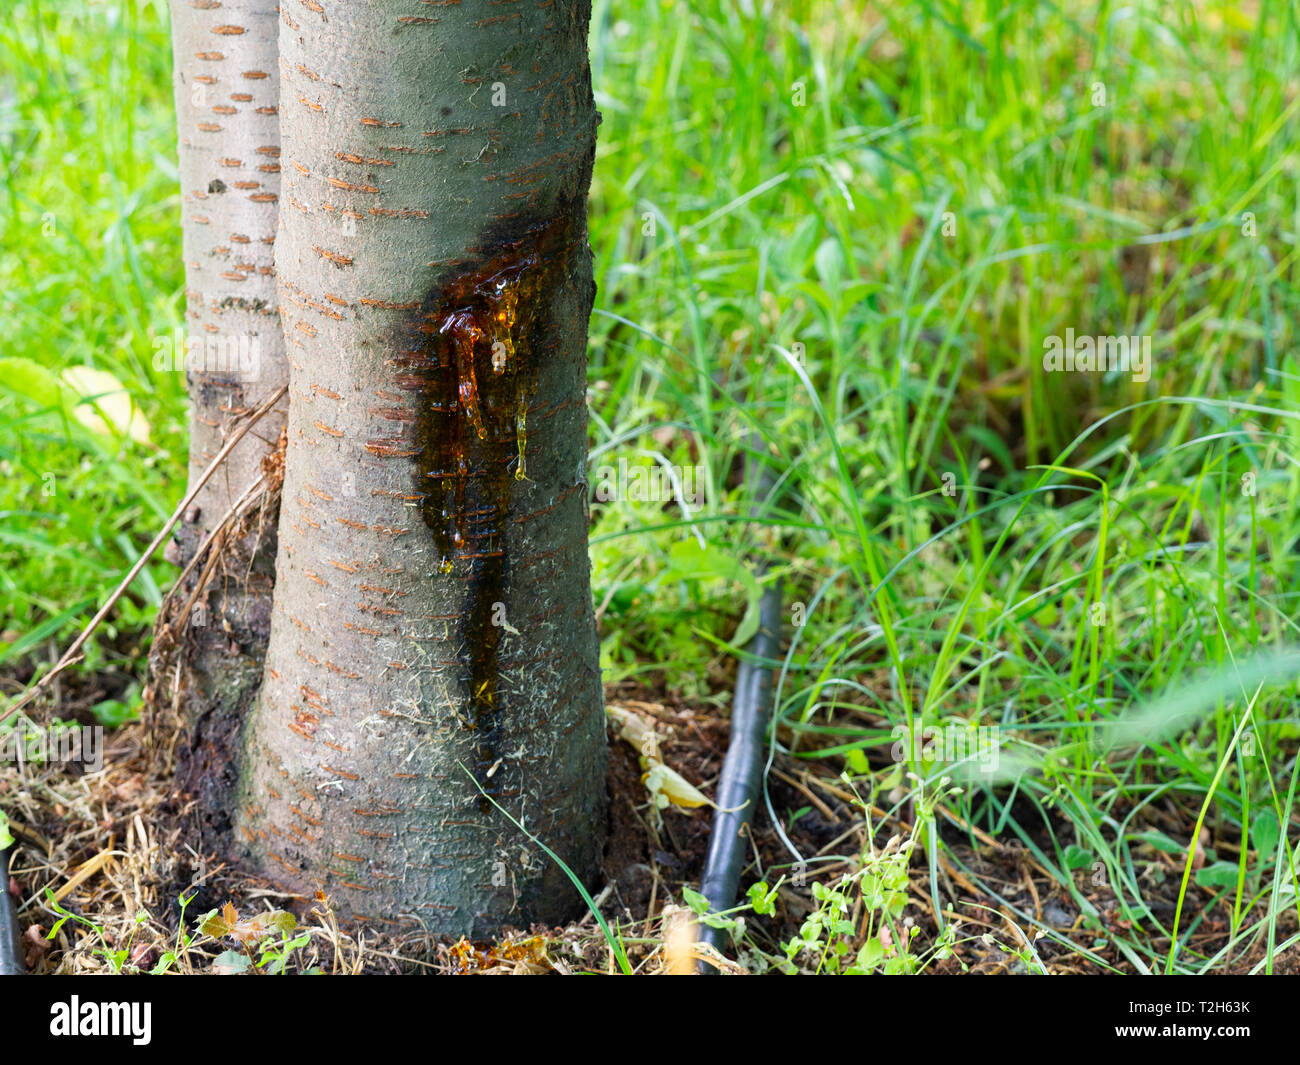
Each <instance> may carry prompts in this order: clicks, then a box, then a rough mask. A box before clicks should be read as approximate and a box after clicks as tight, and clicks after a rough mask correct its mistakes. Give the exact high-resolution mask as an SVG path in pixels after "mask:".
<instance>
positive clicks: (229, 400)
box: [150, 0, 288, 846]
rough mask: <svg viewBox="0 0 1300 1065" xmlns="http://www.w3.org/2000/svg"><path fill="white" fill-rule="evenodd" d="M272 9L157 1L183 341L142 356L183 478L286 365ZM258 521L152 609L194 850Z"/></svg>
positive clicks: (213, 503) (269, 444)
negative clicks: (176, 206)
mask: <svg viewBox="0 0 1300 1065" xmlns="http://www.w3.org/2000/svg"><path fill="white" fill-rule="evenodd" d="M277 11H278V6H277V4H276V3H275V2H274V0H172V4H171V14H172V45H173V53H174V70H175V79H174V83H175V98H176V115H177V126H178V136H179V161H180V181H181V199H182V207H181V212H182V226H183V242H184V256H185V282H186V316H185V321H186V329H185V334H186V336H185V339H186V341H187V342H188V343H187V344H186V345H185V346H183V347H182V348H181V349H180V350H177V349H176V347H172V348H171V349H163V350H161V351H156V354H155V362H156V363H157V362H158V361H159V356H161V357H162V363H163V364H164V365H165V366H166V367H167V368H169V369H175V368H185V370H186V382H187V388H188V392H189V397H190V403H191V420H190V456H189V469H190V476H191V478H193V477H194V476H195V475H196V474H198V473H200V472H202V471H203V470H204V469H205V468H206V467H207V466H208V464H209V463H210V462H211V461H212V459H213V457H214V455H215V454H216V452H217V451H218V450H219V449H220V447H221V445H222V443H223V442H224V440H225V439H226V436H227V434H228V433H229V432H230V428H231V424H232V421H233V420H234V419H236V418H237V417H238V416H239V415H240V414H242V413H244V412H246V411H249V410H252V409H254V408H256V407H258V406H259V405H260V404H261V403H262V402H263V400H264V399H265V398H266V397H268V396H269V395H270V394H272V393H273V392H274V391H275V390H276V389H277V388H278V387H280V386H281V385H282V384H283V383H284V382H285V381H286V379H287V375H288V366H287V363H286V362H285V358H284V340H283V332H282V330H281V327H280V323H279V316H278V313H277V310H276V307H277V302H276V301H277V294H276V287H275V278H274V271H273V252H274V244H275V237H276V229H277V221H278V214H277V210H278V206H279V191H280V148H279V143H280V137H279V113H278V97H279V77H278V69H277V65H276V56H277V49H278V44H277V32H278V25H279V24H278V18H277ZM193 345H197V346H193ZM283 424H284V412H283V411H279V412H272V414H271V415H268V416H267V417H265V418H264V419H263V420H262V421H261V422H260V423H259V424H258V426H257V427H256V428H255V429H254V430H253V431H252V432H251V433H249V434H248V435H247V436H245V437H244V438H243V440H242V441H241V442H240V443H239V444H238V445H237V446H236V447H235V449H234V450H233V451H232V452H231V454H230V456H229V457H228V458H227V460H226V461H225V463H224V464H223V466H222V467H221V468H220V469H219V470H218V472H217V473H216V475H215V476H214V477H213V478H212V480H211V481H209V482H208V484H207V486H206V487H205V488H204V490H203V491H202V493H201V494H200V495H199V497H198V500H197V502H196V504H195V506H194V507H192V508H191V509H190V511H189V513H187V514H186V515H185V520H184V522H183V523H182V525H181V526H180V527H179V532H178V534H177V536H176V537H175V539H174V541H173V543H172V544H170V545H169V547H168V551H167V557H168V558H169V559H170V560H171V561H173V562H176V563H177V564H179V565H182V566H184V565H185V564H186V563H188V562H189V561H190V560H191V558H193V556H194V554H195V552H196V551H197V549H198V547H199V545H200V544H201V543H202V541H203V539H204V537H205V536H206V535H207V534H208V533H209V532H211V531H212V530H213V529H214V528H215V527H216V526H217V524H218V523H219V522H220V521H221V518H222V516H223V515H224V514H226V513H227V511H228V510H229V508H230V506H231V504H232V503H233V502H234V501H235V500H236V499H238V498H239V497H240V495H241V494H242V493H243V492H244V491H245V489H247V488H248V487H249V485H251V484H253V483H254V482H255V481H257V479H258V478H259V477H261V475H262V462H263V459H264V458H265V457H266V456H267V455H268V453H269V452H271V451H272V450H273V449H274V447H275V444H276V442H277V440H278V437H279V435H280V432H281V428H282V426H283ZM262 517H263V519H264V521H263V527H262V528H261V529H259V528H257V527H256V526H255V525H254V527H253V528H251V529H249V530H247V531H246V532H245V534H244V535H242V536H238V537H233V538H232V542H230V543H228V544H226V545H225V546H224V549H223V551H222V552H221V557H220V567H219V569H218V570H217V572H216V575H215V577H214V578H213V579H211V580H210V581H209V583H208V585H207V587H206V589H205V590H204V591H203V592H202V593H201V594H200V595H199V597H198V598H197V601H196V605H195V608H194V609H193V610H191V611H190V612H189V613H188V614H187V615H186V616H184V617H163V618H160V628H159V636H160V638H159V639H158V640H157V641H156V642H155V654H154V660H153V663H152V667H153V684H152V686H151V690H150V696H151V697H152V699H153V700H154V703H155V705H157V703H158V702H159V701H161V702H163V703H164V704H166V705H169V706H170V705H172V704H173V703H174V704H175V705H176V706H177V707H178V709H179V713H180V717H181V721H182V725H183V731H182V735H181V743H180V749H179V765H178V773H179V780H180V785H181V790H182V791H183V792H189V793H194V794H197V795H198V796H199V799H200V802H199V803H198V805H197V809H198V810H200V811H202V812H203V814H204V816H203V817H202V818H201V821H200V824H199V825H198V828H199V831H200V836H201V837H202V842H203V844H204V845H205V846H215V845H218V844H219V843H220V841H221V840H222V838H223V836H224V834H225V833H226V832H227V831H228V825H229V817H228V805H229V793H230V788H231V786H232V785H233V783H234V774H233V771H232V769H231V766H230V762H229V753H230V743H231V741H232V740H233V739H234V738H235V736H236V735H237V733H238V725H239V720H240V718H241V717H242V715H243V713H244V712H245V710H246V709H247V707H248V705H249V704H250V703H251V700H252V698H253V696H254V695H255V693H256V690H257V686H258V684H259V682H260V679H261V674H262V658H263V654H264V651H265V645H266V640H267V638H268V635H269V629H270V604H271V593H272V588H271V581H272V575H273V561H274V555H275V547H274V532H275V515H274V513H270V514H269V515H263V516H262ZM198 572H201V569H200V570H199V571H198ZM196 576H197V575H196ZM196 576H194V577H191V578H190V579H189V580H188V582H187V586H186V587H182V588H178V589H177V590H176V592H175V593H174V596H175V599H176V601H177V602H180V603H184V602H187V601H188V600H189V598H190V595H191V592H192V590H193V588H194V587H195V580H196ZM164 627H165V628H164Z"/></svg>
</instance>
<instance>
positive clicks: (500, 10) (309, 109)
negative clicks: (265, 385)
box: [236, 0, 604, 935]
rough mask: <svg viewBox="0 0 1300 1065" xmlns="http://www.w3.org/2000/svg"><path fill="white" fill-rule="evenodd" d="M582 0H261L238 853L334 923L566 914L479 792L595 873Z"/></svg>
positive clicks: (598, 744) (493, 921)
mask: <svg viewBox="0 0 1300 1065" xmlns="http://www.w3.org/2000/svg"><path fill="white" fill-rule="evenodd" d="M589 14H590V4H589V0H550V2H547V3H541V4H539V3H503V4H481V3H468V2H467V3H460V2H459V0H432V2H431V0H422V2H421V3H414V2H411V0H401V2H399V0H348V2H347V3H341V2H340V3H329V2H323V3H315V2H312V0H304V2H303V3H301V4H293V5H285V6H284V7H283V8H282V14H281V19H282V25H281V30H280V63H281V66H280V72H281V79H282V85H283V94H282V95H283V103H282V110H283V114H282V122H281V133H282V144H283V150H284V164H285V169H284V203H283V206H282V211H281V221H282V230H281V233H280V239H279V241H278V242H277V251H276V264H275V265H276V273H277V275H278V279H279V286H280V296H281V308H282V315H283V325H284V332H285V337H286V344H287V351H288V353H289V361H290V367H291V369H290V413H289V424H288V436H287V451H286V460H285V480H284V490H283V502H282V507H281V518H280V529H279V549H278V556H277V561H276V594H275V605H274V610H273V615H272V621H271V639H270V646H269V649H268V652H267V662H266V674H265V679H264V683H263V687H262V690H261V693H260V696H259V699H258V701H257V703H256V706H255V707H254V710H253V713H252V714H251V716H250V718H249V720H248V721H247V723H246V726H245V730H244V737H243V743H244V748H243V752H242V753H243V764H242V767H241V786H240V790H239V804H238V808H237V811H236V821H237V828H238V832H237V836H236V843H237V844H238V846H239V848H240V851H241V854H242V856H243V857H245V858H246V859H247V860H249V861H250V862H251V863H253V865H254V866H256V867H258V868H260V869H262V870H263V871H264V872H265V873H266V874H267V875H268V876H270V877H272V878H273V879H275V880H276V881H278V882H280V883H282V884H284V885H287V886H289V887H292V888H294V889H297V890H301V891H304V892H310V891H314V890H323V891H325V892H326V893H328V895H329V896H330V897H331V898H333V899H334V900H335V901H336V902H337V903H339V905H340V910H341V912H342V914H343V915H344V916H345V917H347V916H349V915H350V916H351V917H352V918H353V919H356V920H362V921H366V922H371V923H381V922H388V921H415V922H419V923H420V924H422V925H424V926H425V927H427V928H429V929H430V930H433V931H439V932H450V933H471V934H476V935H485V934H489V933H490V932H492V931H494V930H495V929H497V928H499V927H500V926H501V925H503V924H507V923H509V924H513V925H526V924H527V923H528V922H530V921H546V922H556V921H560V920H563V919H565V918H567V917H568V916H570V915H571V914H573V913H574V912H575V911H577V910H580V909H581V900H580V898H579V897H578V895H577V894H576V892H574V890H573V888H572V886H571V885H570V884H569V883H568V881H567V878H566V876H565V874H564V872H563V871H562V870H561V869H560V868H559V867H558V866H556V865H555V863H554V862H552V861H550V860H549V859H548V858H547V857H546V856H545V855H544V854H543V853H541V851H540V850H539V849H538V848H536V847H534V846H533V845H532V844H531V843H530V842H529V840H528V839H527V837H526V836H524V835H523V834H522V833H520V832H519V830H518V829H516V828H515V827H514V826H512V825H511V824H510V823H509V821H508V820H507V819H506V818H505V817H503V816H502V815H501V813H500V812H498V811H497V810H496V809H495V807H494V806H493V805H492V803H491V802H490V801H489V800H488V799H487V798H486V797H484V795H486V796H491V798H492V799H493V800H495V801H496V802H498V803H500V804H501V805H502V806H503V807H504V808H505V809H507V810H509V811H510V813H511V814H512V815H513V816H514V817H515V818H517V819H518V820H519V821H520V822H521V823H522V824H523V825H524V826H525V827H526V828H527V830H528V831H529V832H530V833H532V834H533V835H535V836H536V837H537V838H538V839H540V840H541V841H542V842H543V843H546V844H547V845H548V846H550V847H551V848H553V849H554V850H555V851H556V852H557V853H558V854H559V856H560V857H561V858H562V859H563V860H564V861H565V862H566V863H568V864H569V865H570V867H571V868H572V869H573V870H574V871H575V872H576V873H577V874H578V875H579V876H580V877H583V878H587V877H589V876H591V874H593V873H594V872H595V870H596V867H597V863H598V859H599V854H600V847H601V842H602V840H601V836H602V831H603V824H604V819H603V803H604V726H603V714H602V712H601V688H600V674H599V667H598V645H597V640H596V630H595V622H594V618H593V612H592V604H591V592H590V582H589V562H588V558H587V498H586V477H585V468H586V404H585V380H586V378H585V372H586V360H585V347H586V331H587V320H588V316H589V315H590V312H591V306H592V300H593V299H594V295H595V286H594V283H593V280H592V265H591V252H590V249H589V247H588V245H587V239H586V238H587V227H586V196H587V190H588V186H589V184H590V179H591V167H592V161H593V158H594V154H595V132H596V125H597V123H598V121H599V116H598V115H597V113H596V110H595V106H594V102H593V100H592V95H591V74H590V69H589V67H588V63H587V22H588V18H589ZM481 793H483V794H481Z"/></svg>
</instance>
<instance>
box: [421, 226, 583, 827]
mask: <svg viewBox="0 0 1300 1065" xmlns="http://www.w3.org/2000/svg"><path fill="white" fill-rule="evenodd" d="M579 210H580V208H579ZM581 217H582V215H581V214H580V213H578V211H575V208H574V206H573V205H570V204H568V203H563V204H561V205H560V209H559V210H557V211H556V212H555V213H554V214H553V215H552V216H550V217H549V218H546V219H543V220H537V221H531V222H530V221H529V220H527V219H513V220H510V221H509V222H507V223H504V224H502V225H500V226H497V227H495V228H493V229H489V230H488V231H487V232H486V233H485V234H484V236H483V238H482V239H481V241H480V246H479V247H478V248H476V249H470V251H471V252H472V253H473V254H474V256H475V265H474V267H472V268H470V269H467V270H463V271H458V272H455V273H453V274H452V275H451V276H450V277H449V278H447V279H444V281H443V282H442V283H441V284H440V285H439V286H438V287H436V288H435V289H434V290H433V291H432V292H430V293H429V294H428V296H427V297H426V298H425V299H424V300H423V301H422V303H421V307H420V310H419V312H418V313H417V315H416V316H415V318H414V320H413V321H412V323H411V336H412V339H413V343H412V344H411V346H410V348H409V349H408V350H406V351H405V352H403V353H402V355H401V357H400V359H399V362H400V363H401V365H402V374H401V376H400V378H399V384H400V385H401V387H402V388H404V389H406V390H408V391H414V392H417V393H419V394H420V395H421V397H422V403H421V405H420V416H419V417H418V418H417V421H416V446H417V447H418V449H419V450H418V458H417V459H416V471H415V481H416V484H415V489H416V493H417V496H418V498H419V501H420V505H421V510H422V513H423V517H424V522H425V524H426V525H427V526H428V528H429V530H430V533H431V535H432V537H433V541H434V544H435V545H436V548H437V552H438V557H439V560H440V562H439V565H440V567H441V569H442V571H443V572H445V573H452V572H455V571H456V570H458V569H462V568H463V569H464V570H467V571H468V573H467V577H468V584H467V596H466V601H465V603H464V605H463V608H462V611H461V617H462V618H463V621H462V628H461V631H460V633H459V637H460V639H459V646H460V651H459V658H460V661H461V663H462V665H463V666H464V668H465V683H466V685H467V688H468V696H469V699H468V703H469V711H470V712H469V716H468V719H467V720H466V721H465V725H466V727H467V728H470V729H473V730H474V732H475V733H476V736H475V757H474V774H475V779H476V780H477V781H478V782H479V784H480V786H481V787H482V788H483V790H484V792H485V793H486V794H487V795H492V796H495V795H497V794H498V793H499V791H500V785H499V780H500V777H499V776H497V769H498V758H499V750H498V748H499V742H498V741H499V733H500V730H501V721H502V717H503V715H504V713H505V712H506V711H507V709H508V708H507V706H506V705H505V704H506V692H505V691H504V690H503V686H502V684H501V676H500V662H499V659H500V649H501V640H502V637H503V634H504V633H505V631H506V628H505V626H506V625H507V624H509V622H510V619H509V617H508V616H507V615H506V613H505V603H506V595H507V591H508V587H509V576H510V558H509V554H508V550H507V545H506V532H507V523H508V521H509V517H510V504H511V492H512V482H513V481H515V480H523V479H525V478H526V477H527V463H528V454H527V439H528V437H527V424H526V417H525V414H526V410H527V406H528V402H529V399H530V397H531V396H532V395H533V394H534V392H535V391H536V384H537V360H538V359H539V358H540V357H541V355H540V353H541V352H542V351H544V350H545V344H544V340H545V338H546V337H548V336H549V335H550V334H551V333H552V331H553V330H554V329H555V323H554V322H553V321H552V316H551V309H550V307H551V298H552V295H553V293H554V292H555V291H556V289H557V288H558V287H559V286H560V285H561V284H563V282H564V278H565V274H566V272H567V270H568V269H569V263H570V258H571V256H570V252H571V249H572V246H573V239H574V220H575V218H581ZM583 235H584V236H585V233H584V234H583ZM480 807H481V808H482V810H483V811H484V812H487V811H488V809H489V808H490V804H489V803H488V801H487V800H486V799H481V800H480Z"/></svg>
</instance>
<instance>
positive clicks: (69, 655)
mask: <svg viewBox="0 0 1300 1065" xmlns="http://www.w3.org/2000/svg"><path fill="white" fill-rule="evenodd" d="M288 391H289V388H288V386H287V385H281V386H280V387H279V388H277V389H276V390H275V392H274V393H273V394H272V395H271V396H270V397H269V398H268V399H267V400H266V402H265V403H263V404H262V405H261V406H260V407H258V408H257V409H256V410H255V411H253V413H252V414H250V415H249V416H248V420H247V421H245V422H244V424H243V425H241V426H240V427H239V428H238V429H236V430H235V432H234V434H233V435H232V436H231V437H230V439H229V440H227V441H226V442H225V443H224V444H223V445H222V447H221V450H220V451H218V452H217V455H216V458H214V459H213V460H212V461H211V462H210V463H209V464H208V468H207V469H206V470H204V471H203V473H202V474H201V475H200V476H199V479H198V480H197V481H195V482H194V484H193V486H192V487H191V488H190V490H189V491H188V492H186V493H185V498H184V499H182V500H181V501H180V504H179V505H178V506H177V507H176V509H175V510H174V511H173V512H172V516H171V517H170V518H168V519H167V523H166V524H165V525H164V526H163V527H162V529H161V530H160V531H159V533H158V535H157V536H155V537H154V538H153V542H152V543H151V544H150V545H149V546H148V547H146V548H145V550H144V554H142V555H141V556H140V557H139V559H138V560H137V561H136V564H135V565H134V566H132V567H131V569H130V571H129V572H128V573H127V575H126V576H125V577H123V578H122V583H121V584H119V585H118V586H117V588H116V590H115V591H114V592H113V594H112V595H111V596H109V597H108V602H106V603H105V604H104V605H103V606H102V607H100V608H99V612H98V613H97V614H96V615H95V616H94V617H93V618H91V619H90V624H88V625H87V626H86V627H85V628H84V629H83V630H82V632H81V635H80V636H78V637H77V638H76V640H74V641H73V643H72V646H71V647H69V648H68V649H67V650H66V651H65V652H64V653H63V657H62V658H60V659H59V661H58V662H57V663H55V666H54V668H53V669H51V670H50V671H49V672H48V673H46V674H45V676H43V677H42V678H41V679H40V680H39V681H37V682H36V683H35V684H32V685H31V686H30V687H28V689H27V691H26V692H24V693H23V694H22V695H21V696H19V697H18V699H17V700H16V701H15V702H14V703H13V705H12V706H10V707H9V709H8V710H6V711H5V712H4V713H3V714H0V721H4V720H5V719H6V718H8V717H10V716H11V715H12V714H15V713H17V712H18V711H19V710H21V709H22V708H23V707H24V706H26V705H27V704H28V703H30V702H31V701H32V700H33V699H34V698H36V696H37V695H39V694H40V693H41V692H42V691H44V690H45V688H46V687H48V686H49V683H50V681H52V680H53V679H54V678H55V677H57V676H58V675H59V674H60V673H62V672H63V671H64V670H65V669H67V668H68V666H70V665H71V664H72V663H73V661H74V660H75V659H76V658H77V652H79V651H80V650H81V648H82V647H83V646H84V645H85V643H86V641H87V640H88V639H90V634H91V633H93V632H94V631H95V630H96V629H97V628H98V627H99V623H100V622H101V621H103V620H104V618H106V617H107V616H108V612H109V611H110V610H112V609H113V607H114V606H115V605H116V603H117V601H118V600H119V599H121V598H122V596H123V594H124V593H125V592H126V590H127V588H129V587H130V586H131V582H132V581H134V580H135V579H136V577H138V576H139V575H140V571H141V570H142V569H144V567H145V564H146V563H147V562H148V561H149V559H150V558H151V557H152V556H153V553H154V552H155V551H157V550H158V546H159V545H160V544H161V543H162V542H163V541H164V540H166V539H167V537H168V535H170V533H171V531H172V529H173V528H175V526H176V523H177V522H178V521H180V520H181V515H182V514H184V513H185V512H186V511H187V510H188V509H189V507H190V504H191V503H193V502H194V499H195V497H196V496H197V495H198V494H199V492H200V490H201V489H202V488H203V486H204V485H205V484H207V483H208V480H209V479H210V478H211V477H212V475H213V474H214V473H216V472H217V467H219V466H220V465H221V464H222V463H223V462H224V461H225V460H226V456H227V455H229V454H230V452H231V451H232V450H234V447H235V445H236V444H238V443H239V441H241V440H242V439H243V438H244V436H245V435H246V434H247V433H248V431H249V430H250V429H251V428H252V427H253V426H254V425H256V424H257V423H258V421H260V420H261V418H262V417H263V416H264V415H265V414H266V413H267V411H269V410H270V409H271V408H272V407H274V406H275V405H276V404H277V403H279V402H280V399H281V397H283V396H284V394H285V393H286V392H288Z"/></svg>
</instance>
